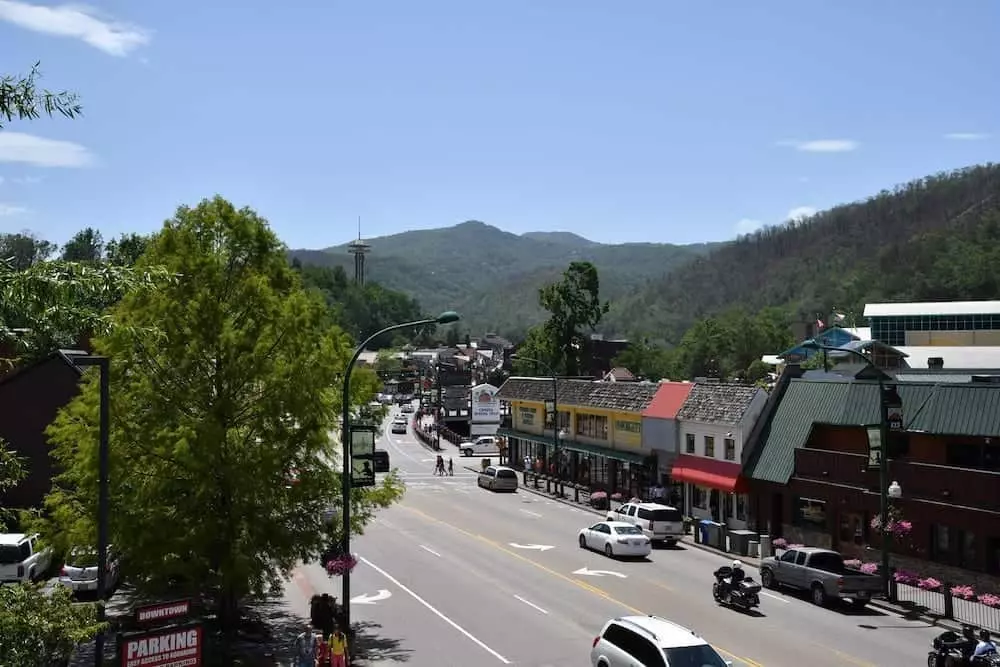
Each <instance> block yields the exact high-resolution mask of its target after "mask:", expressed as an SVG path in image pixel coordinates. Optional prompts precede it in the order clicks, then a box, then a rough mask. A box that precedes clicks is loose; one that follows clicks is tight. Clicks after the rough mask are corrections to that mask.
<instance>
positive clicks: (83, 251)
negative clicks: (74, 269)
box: [62, 227, 104, 262]
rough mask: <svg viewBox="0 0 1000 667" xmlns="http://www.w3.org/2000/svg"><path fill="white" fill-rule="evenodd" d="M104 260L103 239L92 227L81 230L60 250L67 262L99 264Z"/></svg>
mask: <svg viewBox="0 0 1000 667" xmlns="http://www.w3.org/2000/svg"><path fill="white" fill-rule="evenodd" d="M103 258H104V237H103V236H102V235H101V233H100V232H99V231H97V230H96V229H94V228H93V227H86V228H85V229H81V230H80V231H78V232H77V233H76V234H74V235H73V238H71V239H70V240H69V241H67V242H66V245H64V246H63V249H62V259H63V260H64V261H67V262H99V261H101V260H102V259H103Z"/></svg>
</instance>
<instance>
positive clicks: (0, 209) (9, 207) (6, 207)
mask: <svg viewBox="0 0 1000 667" xmlns="http://www.w3.org/2000/svg"><path fill="white" fill-rule="evenodd" d="M27 212H28V209H26V208H24V207H23V206H14V205H13V204H4V203H3V202H0V218H3V217H6V216H8V215H21V214H22V213H27Z"/></svg>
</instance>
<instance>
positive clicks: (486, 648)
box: [360, 556, 511, 665]
mask: <svg viewBox="0 0 1000 667" xmlns="http://www.w3.org/2000/svg"><path fill="white" fill-rule="evenodd" d="M360 560H361V562H362V563H364V564H365V565H367V566H368V567H370V568H371V569H373V570H375V571H376V572H378V573H379V574H381V575H382V576H383V577H385V578H386V579H388V580H389V581H391V582H392V583H394V584H395V585H396V586H397V587H398V588H399V590H401V591H403V592H404V593H406V594H407V595H409V596H410V597H411V598H413V599H414V600H416V601H417V602H419V603H420V604H422V605H423V606H424V607H426V608H427V609H428V611H430V612H431V613H432V614H434V615H435V616H437V617H438V618H440V619H441V620H442V621H444V622H445V623H447V624H448V625H450V626H451V627H453V628H455V629H456V630H458V631H459V632H460V633H462V634H463V635H465V636H466V638H468V639H469V640H471V641H472V643H474V644H475V645H476V646H478V647H479V648H481V649H483V650H484V651H486V652H487V653H489V654H490V655H492V656H493V657H494V658H496V659H497V660H499V661H500V662H502V663H503V664H505V665H509V664H511V662H510V660H508V659H507V658H505V657H503V656H502V655H500V654H499V653H497V652H496V651H494V650H493V649H491V648H490V647H489V646H487V645H486V644H485V643H483V641H482V640H480V639H478V638H477V637H476V636H474V635H473V634H472V633H471V632H469V631H468V630H466V629H465V628H463V627H462V626H461V625H459V624H458V623H456V622H455V621H453V620H451V619H450V618H448V617H447V616H445V615H444V614H442V613H441V612H440V611H438V610H437V609H436V608H435V607H434V606H433V605H432V604H431V603H430V602H428V601H427V600H425V599H423V598H422V597H420V596H419V595H417V594H416V593H414V592H413V591H411V590H410V589H409V588H407V587H406V586H404V585H403V584H401V583H400V582H399V580H398V579H396V577H394V576H392V575H391V574H389V573H388V572H386V571H385V570H383V569H382V568H380V567H379V566H378V565H376V564H375V563H373V562H371V561H370V560H368V559H367V558H365V557H364V556H361V557H360Z"/></svg>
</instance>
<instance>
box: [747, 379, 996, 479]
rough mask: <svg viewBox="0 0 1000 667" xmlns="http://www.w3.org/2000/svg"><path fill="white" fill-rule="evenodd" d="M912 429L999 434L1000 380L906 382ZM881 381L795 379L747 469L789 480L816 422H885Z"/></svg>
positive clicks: (902, 386)
mask: <svg viewBox="0 0 1000 667" xmlns="http://www.w3.org/2000/svg"><path fill="white" fill-rule="evenodd" d="M896 388H897V391H898V392H899V396H900V398H902V399H903V419H904V426H905V429H906V430H907V431H916V432H923V433H930V434H935V435H953V436H973V437H976V436H979V437H996V436H997V435H998V434H1000V385H992V384H985V383H984V384H932V383H923V382H900V383H898V384H897V385H896ZM878 391H879V390H878V383H877V382H873V381H866V380H845V381H840V382H836V381H830V380H828V379H823V380H807V379H805V378H801V379H795V380H791V381H790V382H789V384H788V388H787V389H786V390H785V394H784V396H782V397H781V402H780V403H779V404H778V407H777V408H776V409H775V411H774V413H773V416H772V417H771V419H770V421H769V422H768V423H767V424H765V425H764V426H763V429H762V431H761V434H760V439H759V441H758V444H757V447H756V450H755V451H754V453H753V455H752V456H751V458H750V460H749V461H748V463H747V465H746V467H745V469H744V474H745V475H746V476H747V477H750V478H752V479H759V480H764V481H769V482H777V483H778V484H787V483H788V480H789V478H790V477H791V475H792V473H793V471H794V468H795V450H796V449H799V448H801V447H803V446H805V444H806V442H807V441H808V440H809V436H810V434H811V432H812V429H813V425H814V424H828V425H834V426H865V425H870V424H877V423H878V422H879V393H878Z"/></svg>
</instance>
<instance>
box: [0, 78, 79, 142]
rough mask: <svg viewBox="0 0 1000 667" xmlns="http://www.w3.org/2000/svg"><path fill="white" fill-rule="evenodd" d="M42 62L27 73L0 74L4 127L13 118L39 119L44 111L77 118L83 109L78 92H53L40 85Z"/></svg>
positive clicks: (0, 116)
mask: <svg viewBox="0 0 1000 667" xmlns="http://www.w3.org/2000/svg"><path fill="white" fill-rule="evenodd" d="M39 65H40V63H35V65H34V67H32V68H31V71H29V72H28V74H27V75H18V74H10V75H5V76H3V77H0V129H3V128H4V126H5V125H7V124H8V123H10V122H11V121H13V120H35V119H36V118H40V117H41V116H42V115H43V114H44V115H46V116H53V115H56V114H59V115H62V116H65V117H66V118H74V117H76V116H78V115H79V114H80V112H81V111H83V107H82V106H80V101H79V98H78V97H77V95H76V93H71V92H68V91H61V92H52V91H50V90H45V89H40V88H39V87H38V80H39V79H40V78H41V72H40V71H39V69H38V67H39Z"/></svg>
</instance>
